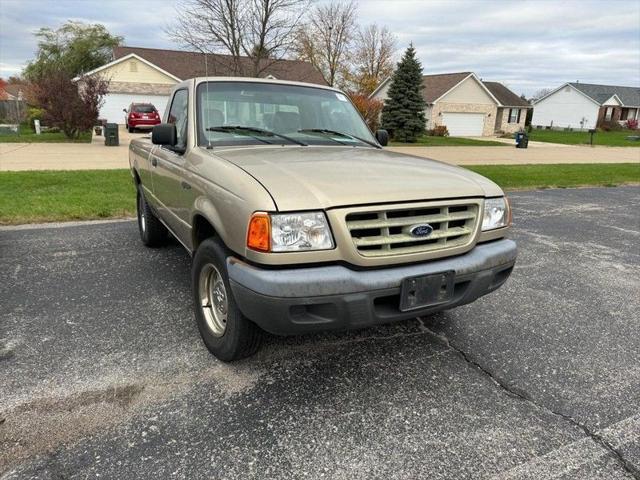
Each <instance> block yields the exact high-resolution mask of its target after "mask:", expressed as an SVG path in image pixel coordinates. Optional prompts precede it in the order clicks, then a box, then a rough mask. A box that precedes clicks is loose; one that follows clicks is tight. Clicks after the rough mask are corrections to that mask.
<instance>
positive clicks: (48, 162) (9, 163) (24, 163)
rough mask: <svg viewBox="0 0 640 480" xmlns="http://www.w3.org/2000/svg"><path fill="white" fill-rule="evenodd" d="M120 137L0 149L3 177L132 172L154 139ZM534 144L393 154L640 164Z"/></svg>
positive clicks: (611, 151) (634, 156)
mask: <svg viewBox="0 0 640 480" xmlns="http://www.w3.org/2000/svg"><path fill="white" fill-rule="evenodd" d="M119 135H120V146H119V147H105V146H104V137H94V138H93V141H92V143H90V144H70V143H0V171H2V170H82V169H109V168H128V167H129V155H128V148H129V141H130V139H131V138H135V137H141V136H146V135H148V133H134V134H130V133H129V132H127V131H126V130H125V129H124V127H122V126H121V127H120V132H119ZM532 143H533V142H532ZM532 143H530V145H531V147H530V148H528V149H526V150H520V149H516V148H509V147H388V148H389V150H393V151H396V152H402V153H406V154H408V155H416V156H419V157H425V158H433V159H435V160H440V161H443V162H447V163H452V164H457V165H482V164H525V163H628V162H640V148H633V147H593V148H592V147H586V146H567V145H555V144H548V143H547V144H543V145H542V146H540V145H535V144H532ZM538 143H542V142H538Z"/></svg>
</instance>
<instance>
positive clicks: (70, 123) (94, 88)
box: [33, 71, 108, 138]
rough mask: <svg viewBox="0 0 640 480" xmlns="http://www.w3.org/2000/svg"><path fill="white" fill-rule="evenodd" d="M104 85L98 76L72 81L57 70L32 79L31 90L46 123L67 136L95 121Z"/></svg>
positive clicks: (105, 89) (77, 134)
mask: <svg viewBox="0 0 640 480" xmlns="http://www.w3.org/2000/svg"><path fill="white" fill-rule="evenodd" d="M107 87H108V83H107V82H106V81H104V80H102V79H100V78H99V77H86V78H84V79H83V80H82V83H81V84H76V83H75V82H73V81H72V80H71V77H70V76H69V75H68V74H66V73H65V72H62V71H58V72H52V73H50V74H48V75H46V76H44V77H42V78H41V79H39V80H38V81H37V82H34V87H33V93H34V99H35V101H36V104H37V105H38V106H39V107H40V108H42V109H43V110H44V115H43V117H42V120H43V121H44V122H45V124H46V125H47V126H50V127H57V128H59V129H60V130H61V131H62V132H64V134H65V136H66V137H68V138H79V137H80V134H81V133H82V132H86V131H88V130H90V129H91V128H92V127H93V126H94V125H95V122H96V120H97V118H98V111H99V110H100V107H101V106H102V104H103V102H104V96H105V94H106V93H107Z"/></svg>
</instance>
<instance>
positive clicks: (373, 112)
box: [349, 93, 384, 133]
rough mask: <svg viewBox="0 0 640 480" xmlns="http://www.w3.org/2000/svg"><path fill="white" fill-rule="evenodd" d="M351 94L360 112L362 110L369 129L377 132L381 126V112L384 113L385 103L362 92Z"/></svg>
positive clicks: (361, 113) (361, 112)
mask: <svg viewBox="0 0 640 480" xmlns="http://www.w3.org/2000/svg"><path fill="white" fill-rule="evenodd" d="M349 96H350V97H351V101H352V102H353V104H354V105H355V107H356V108H357V109H358V112H360V115H362V118H364V121H365V122H366V124H367V126H368V127H369V130H371V131H372V132H374V133H375V131H376V130H378V128H379V127H380V114H381V113H382V108H383V107H384V103H383V102H382V101H381V100H378V99H376V98H369V97H368V96H366V95H362V94H360V93H353V94H350V95H349Z"/></svg>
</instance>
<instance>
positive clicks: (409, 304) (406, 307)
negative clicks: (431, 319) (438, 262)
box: [400, 270, 455, 312]
mask: <svg viewBox="0 0 640 480" xmlns="http://www.w3.org/2000/svg"><path fill="white" fill-rule="evenodd" d="M454 280H455V272H454V271H453V270H450V271H446V272H439V273H432V274H430V275H420V276H417V277H410V278H405V279H404V280H403V281H402V285H401V287H400V311H402V312H407V311H410V310H417V309H419V308H425V307H431V306H435V305H440V304H441V303H446V302H448V301H449V300H451V299H452V298H453V290H454Z"/></svg>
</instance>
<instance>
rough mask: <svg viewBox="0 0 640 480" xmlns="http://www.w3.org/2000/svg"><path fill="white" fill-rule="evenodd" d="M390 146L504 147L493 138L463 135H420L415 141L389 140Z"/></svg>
mask: <svg viewBox="0 0 640 480" xmlns="http://www.w3.org/2000/svg"><path fill="white" fill-rule="evenodd" d="M389 145H390V146H392V147H505V146H508V145H507V144H505V143H503V142H495V141H493V140H486V141H485V140H475V139H473V138H463V137H430V136H427V135H425V136H422V137H420V138H418V141H417V142H416V143H403V142H389Z"/></svg>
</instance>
